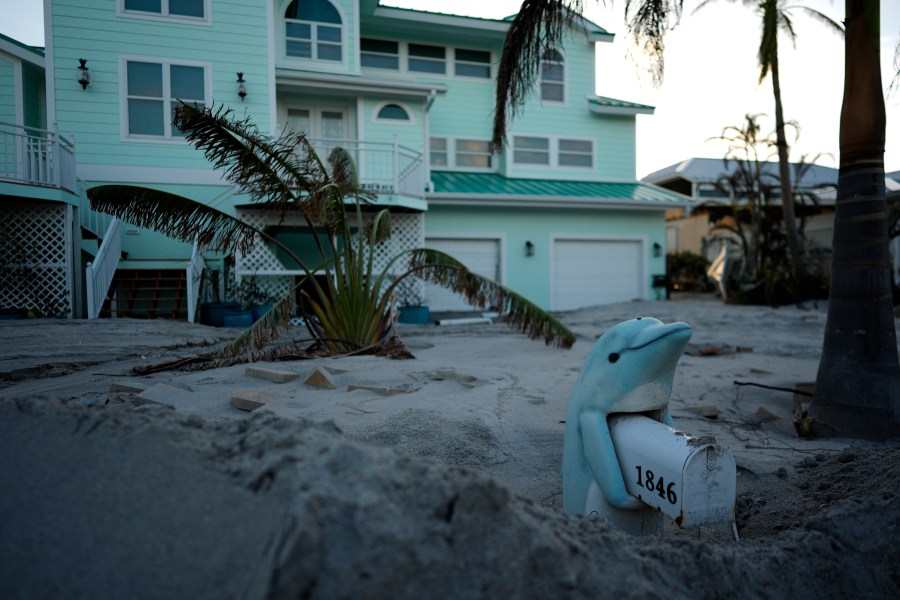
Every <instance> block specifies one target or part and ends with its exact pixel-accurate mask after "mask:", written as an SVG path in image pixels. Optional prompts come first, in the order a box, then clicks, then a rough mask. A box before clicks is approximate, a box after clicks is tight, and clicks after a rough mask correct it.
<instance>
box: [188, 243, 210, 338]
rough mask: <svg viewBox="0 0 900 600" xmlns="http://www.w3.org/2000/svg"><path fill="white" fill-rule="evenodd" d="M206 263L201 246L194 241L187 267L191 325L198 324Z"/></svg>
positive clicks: (189, 319) (189, 320)
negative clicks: (197, 315)
mask: <svg viewBox="0 0 900 600" xmlns="http://www.w3.org/2000/svg"><path fill="white" fill-rule="evenodd" d="M204 268H206V261H205V260H204V259H203V254H202V253H201V252H200V246H199V244H198V243H197V241H196V240H195V241H194V250H193V252H191V262H189V263H188V266H187V280H186V281H187V318H188V322H189V323H195V322H196V314H197V301H198V300H199V299H200V286H201V284H202V282H203V269H204Z"/></svg>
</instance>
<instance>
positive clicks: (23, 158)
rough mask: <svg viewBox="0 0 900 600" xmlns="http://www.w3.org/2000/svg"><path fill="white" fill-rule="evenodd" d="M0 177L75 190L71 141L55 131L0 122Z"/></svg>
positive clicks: (2, 179) (4, 179)
mask: <svg viewBox="0 0 900 600" xmlns="http://www.w3.org/2000/svg"><path fill="white" fill-rule="evenodd" d="M0 181H12V182H15V183H26V184H30V185H43V186H49V187H57V188H62V189H65V190H68V191H70V192H73V193H74V192H75V191H76V190H75V145H74V144H73V143H72V142H71V141H69V140H68V139H66V138H64V137H63V136H61V135H59V133H57V132H55V131H50V130H46V129H37V128H34V127H22V126H20V125H14V124H12V123H3V122H0Z"/></svg>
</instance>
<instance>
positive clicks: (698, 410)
mask: <svg viewBox="0 0 900 600" xmlns="http://www.w3.org/2000/svg"><path fill="white" fill-rule="evenodd" d="M684 410H685V412H689V413H692V414H695V415H700V416H701V417H704V418H707V419H718V418H719V408H718V407H717V406H716V405H714V404H704V405H701V406H685V407H684Z"/></svg>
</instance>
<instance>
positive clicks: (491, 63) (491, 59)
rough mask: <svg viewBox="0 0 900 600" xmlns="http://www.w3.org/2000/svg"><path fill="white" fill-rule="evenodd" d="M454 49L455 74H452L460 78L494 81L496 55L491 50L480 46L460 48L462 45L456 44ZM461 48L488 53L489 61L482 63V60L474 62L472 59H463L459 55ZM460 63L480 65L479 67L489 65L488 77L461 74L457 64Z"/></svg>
mask: <svg viewBox="0 0 900 600" xmlns="http://www.w3.org/2000/svg"><path fill="white" fill-rule="evenodd" d="M452 50H453V74H452V76H453V77H458V78H460V79H471V80H475V81H492V80H493V79H494V55H493V53H492V52H491V51H490V50H483V49H480V48H460V47H455V46H454V47H453V48H452ZM460 50H464V51H468V52H484V53H486V54H487V55H488V61H487V63H480V62H472V61H470V60H462V59H460V58H458V57H457V52H458V51H460ZM458 64H464V65H472V66H478V67H487V70H488V74H487V77H479V76H477V75H460V74H459V73H457V72H456V65H458Z"/></svg>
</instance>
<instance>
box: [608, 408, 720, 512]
mask: <svg viewBox="0 0 900 600" xmlns="http://www.w3.org/2000/svg"><path fill="white" fill-rule="evenodd" d="M609 432H610V435H611V437H612V440H613V445H614V446H615V448H616V457H617V458H618V459H619V467H620V469H621V470H622V478H623V479H624V481H625V489H626V490H628V493H629V494H631V495H632V496H634V497H635V498H638V499H639V500H641V501H642V502H644V503H645V504H648V505H650V506H652V507H653V508H656V509H657V510H659V511H660V512H662V513H663V514H665V515H668V516H669V517H671V518H672V519H673V520H674V521H675V523H676V524H678V526H679V527H685V528H687V527H699V526H701V525H712V524H716V523H729V522H733V521H734V501H735V492H736V485H737V481H736V479H737V478H736V473H737V471H736V467H735V462H734V457H733V456H732V455H731V451H730V450H728V448H725V447H723V446H720V445H719V444H717V443H716V440H715V438H712V437H708V436H707V437H701V438H696V437H692V436H690V435H687V434H685V433H682V432H680V431H676V430H675V429H672V428H671V427H669V426H668V425H665V424H664V423H660V422H659V421H654V420H653V419H650V418H648V417H644V416H641V415H612V416H610V418H609Z"/></svg>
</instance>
